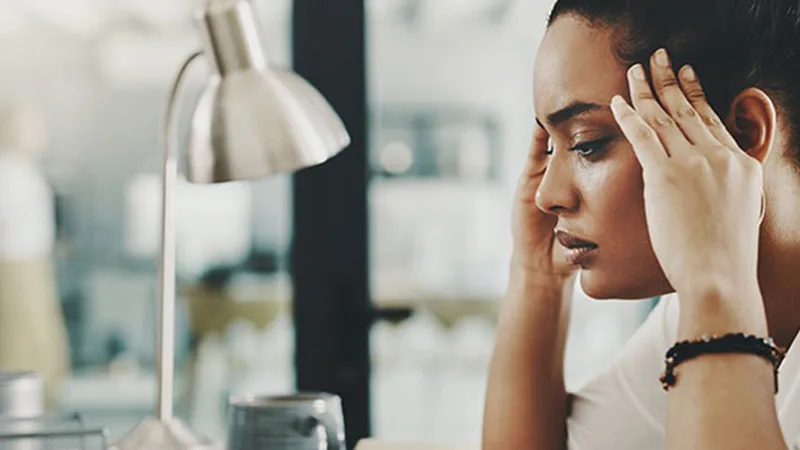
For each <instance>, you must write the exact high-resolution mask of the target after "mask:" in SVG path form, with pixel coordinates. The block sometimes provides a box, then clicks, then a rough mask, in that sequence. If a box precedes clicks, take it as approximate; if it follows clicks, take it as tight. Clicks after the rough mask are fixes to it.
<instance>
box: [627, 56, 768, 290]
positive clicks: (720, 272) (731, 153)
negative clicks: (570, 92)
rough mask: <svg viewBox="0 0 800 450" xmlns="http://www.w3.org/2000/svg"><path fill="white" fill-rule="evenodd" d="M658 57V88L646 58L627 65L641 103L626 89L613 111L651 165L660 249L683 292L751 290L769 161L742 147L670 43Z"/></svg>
mask: <svg viewBox="0 0 800 450" xmlns="http://www.w3.org/2000/svg"><path fill="white" fill-rule="evenodd" d="M651 66H652V79H653V85H654V86H655V91H656V94H654V93H653V90H652V89H651V87H650V84H649V83H648V80H647V76H646V73H645V69H644V68H643V66H642V65H640V64H637V65H636V66H633V67H632V68H631V69H630V70H629V72H628V80H629V83H630V92H631V98H632V101H633V106H634V107H633V108H632V107H631V106H630V105H629V104H628V103H627V102H625V100H624V99H622V98H621V97H619V96H617V97H615V98H614V100H613V101H612V110H613V112H614V116H615V118H616V120H617V122H618V123H619V125H620V127H621V129H622V131H623V133H624V134H625V136H626V137H627V139H628V140H629V141H630V143H631V144H632V146H633V149H634V151H635V153H636V156H637V158H638V159H639V162H640V164H641V165H642V169H643V177H644V200H645V211H646V217H647V227H648V230H649V234H650V239H651V241H652V245H653V249H654V250H655V254H656V257H657V258H658V260H659V262H660V263H661V267H662V269H663V270H664V273H665V275H666V277H667V279H668V280H669V281H670V283H671V284H672V287H673V288H674V289H675V290H676V291H677V292H679V293H681V294H697V293H702V294H705V293H706V292H708V291H707V290H708V289H712V290H713V289H716V290H717V291H716V292H720V291H719V290H720V289H722V290H723V292H724V293H725V294H733V295H744V294H749V293H752V292H753V291H752V289H753V288H755V289H758V282H757V279H756V266H757V258H758V240H759V225H760V220H759V212H760V208H761V207H762V205H761V201H762V188H763V185H762V171H761V165H760V164H759V162H758V161H756V160H755V159H754V158H751V157H750V156H748V155H747V153H745V152H744V151H742V150H741V149H740V148H739V146H738V144H737V143H736V140H735V139H734V138H733V137H732V136H731V134H730V133H729V132H728V130H727V129H726V128H725V126H724V124H723V123H722V121H721V120H720V118H719V116H718V115H717V114H716V113H715V112H714V110H713V109H712V108H711V106H710V105H709V103H708V100H707V99H706V96H705V94H704V93H703V89H702V87H701V85H700V82H699V80H698V79H697V76H696V74H695V73H694V71H693V70H692V69H691V68H690V67H688V66H687V67H684V68H683V69H682V70H681V71H680V76H679V77H678V76H676V74H675V71H674V69H673V67H672V64H671V63H670V61H669V57H668V55H667V53H666V51H664V50H660V51H659V52H656V54H655V55H654V57H653V61H652V64H651ZM634 108H635V109H634ZM743 289H747V290H746V291H742V290H743ZM756 292H757V291H756Z"/></svg>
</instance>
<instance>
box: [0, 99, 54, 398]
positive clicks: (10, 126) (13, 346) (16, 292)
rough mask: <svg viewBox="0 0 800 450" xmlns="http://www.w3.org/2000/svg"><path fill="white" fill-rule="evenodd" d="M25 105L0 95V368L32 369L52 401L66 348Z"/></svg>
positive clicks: (42, 184)
mask: <svg viewBox="0 0 800 450" xmlns="http://www.w3.org/2000/svg"><path fill="white" fill-rule="evenodd" d="M45 140H46V128H45V120H44V117H43V115H42V113H41V112H40V111H39V109H38V108H36V106H35V105H34V104H32V103H28V102H23V101H12V100H8V99H4V100H3V101H0V371H12V372H13V371H36V372H38V373H40V374H41V375H42V377H43V378H44V381H45V389H46V392H45V394H46V400H47V402H48V404H49V405H52V404H53V403H54V402H55V397H56V394H57V392H58V389H59V384H60V382H61V380H62V379H63V378H64V377H65V376H66V375H67V374H68V371H69V347H68V342H67V331H66V325H65V323H64V318H63V314H62V311H61V304H60V302H59V298H58V289H57V286H56V279H55V273H54V267H53V244H54V239H55V223H54V222H55V221H54V217H53V198H52V195H53V193H52V190H51V189H50V186H49V184H48V183H47V180H46V179H45V177H44V176H43V174H42V173H41V171H40V169H39V167H38V159H39V158H40V157H41V154H42V152H43V151H44V148H45V146H46V142H45Z"/></svg>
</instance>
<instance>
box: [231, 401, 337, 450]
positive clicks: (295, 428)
mask: <svg viewBox="0 0 800 450" xmlns="http://www.w3.org/2000/svg"><path fill="white" fill-rule="evenodd" d="M345 448H346V447H345V437H344V417H343V415H342V402H341V399H340V398H339V397H338V396H336V395H332V394H325V393H301V394H295V395H287V396H246V397H231V398H230V399H229V400H228V450H345Z"/></svg>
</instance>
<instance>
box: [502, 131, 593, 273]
mask: <svg viewBox="0 0 800 450" xmlns="http://www.w3.org/2000/svg"><path fill="white" fill-rule="evenodd" d="M534 127H535V128H534V131H533V141H532V143H531V149H530V151H529V153H528V158H527V159H526V161H525V168H524V169H523V171H522V175H521V176H520V180H519V184H518V186H517V192H516V195H515V197H514V206H513V213H512V236H513V245H514V247H513V253H512V258H511V264H512V268H513V269H517V270H522V271H524V272H525V273H526V274H530V275H535V276H539V275H542V276H544V277H554V278H556V279H560V280H561V281H566V280H567V279H569V278H570V277H571V276H572V275H574V274H575V273H576V271H577V268H576V267H575V266H572V265H570V264H569V263H568V262H567V258H566V255H565V253H564V249H563V248H562V247H561V246H560V245H558V244H557V243H556V240H555V235H554V229H555V226H556V222H557V217H556V216H554V215H552V214H548V213H546V212H544V211H542V210H540V209H539V207H538V206H537V205H536V193H537V191H538V190H539V185H540V184H541V182H542V178H543V177H544V174H545V171H546V170H547V160H548V154H547V153H548V152H547V149H548V143H549V142H548V141H549V139H550V136H549V135H548V134H547V132H546V131H545V130H544V129H543V128H542V127H541V126H539V124H538V123H537V124H534Z"/></svg>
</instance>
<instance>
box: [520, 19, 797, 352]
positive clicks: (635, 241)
mask: <svg viewBox="0 0 800 450" xmlns="http://www.w3.org/2000/svg"><path fill="white" fill-rule="evenodd" d="M611 42H612V31H611V30H609V29H598V28H595V27H592V26H589V25H588V24H587V23H586V22H585V21H583V20H581V19H579V18H576V17H572V16H566V17H563V18H561V19H559V20H557V21H556V22H555V23H554V24H553V25H551V27H550V28H549V30H548V32H547V33H546V35H545V37H544V39H543V41H542V43H541V46H540V49H539V52H538V54H537V60H536V65H535V70H534V98H535V110H536V116H537V121H538V122H540V123H541V124H542V125H543V128H544V130H545V131H546V132H547V134H548V135H549V137H550V139H551V148H552V149H554V150H555V151H554V152H553V154H552V155H551V156H550V159H549V162H548V167H547V169H546V171H545V173H544V176H543V178H542V180H541V184H540V186H539V189H538V192H537V196H536V204H537V206H538V207H539V208H540V209H541V210H542V211H545V212H548V213H551V214H554V215H555V216H557V217H558V220H557V225H556V227H557V228H563V229H566V230H567V231H569V232H570V233H572V234H576V235H579V236H580V237H581V238H583V239H587V240H589V241H592V242H595V243H597V244H598V245H599V251H598V252H597V257H596V258H593V259H592V261H591V262H590V263H589V264H587V265H586V266H585V267H582V268H581V269H582V270H581V271H580V282H581V287H582V289H583V290H584V291H585V292H586V293H587V294H588V295H590V296H591V297H593V298H598V299H607V298H614V299H641V298H646V297H652V296H657V295H664V294H668V293H671V292H674V288H673V286H672V285H671V284H670V282H669V280H668V279H667V277H666V275H665V274H664V272H663V270H662V269H661V267H660V263H659V261H658V259H657V258H656V255H655V253H654V251H653V248H652V242H651V238H650V236H649V233H648V229H647V223H646V219H645V210H644V199H643V195H642V193H643V187H644V185H643V180H642V168H641V165H640V164H639V162H638V160H637V158H636V155H635V153H634V151H633V148H632V146H631V144H630V142H629V141H628V140H627V139H626V138H625V137H624V135H623V133H622V131H621V130H620V128H619V125H618V124H617V123H616V121H615V119H614V116H613V114H612V112H611V108H610V107H608V105H609V104H610V103H611V99H612V97H613V96H615V95H621V96H622V97H623V98H624V99H625V100H627V101H628V102H630V101H631V94H630V90H629V86H628V81H627V71H628V67H627V66H626V65H625V64H622V63H620V62H619V61H618V60H617V59H616V58H615V56H614V54H613V51H612V44H611ZM586 68H590V69H589V70H586ZM752 91H755V90H751V92H744V93H742V95H740V96H739V97H738V98H737V99H736V100H735V102H734V106H733V107H732V110H731V113H730V114H729V116H728V117H725V118H722V119H723V122H724V123H725V124H726V126H727V128H728V129H729V130H730V131H731V133H732V135H733V138H734V139H735V140H736V141H738V142H739V143H741V144H742V145H741V146H743V147H745V148H744V151H746V152H747V153H748V154H749V155H750V156H752V157H753V158H755V159H757V160H759V161H760V162H761V163H762V167H763V171H764V176H763V178H764V191H765V195H766V200H767V212H766V214H767V218H766V220H765V222H764V224H763V226H762V228H761V238H760V239H761V240H760V246H759V252H760V254H759V261H760V264H759V268H758V269H759V273H758V275H759V284H760V287H761V291H762V294H763V296H764V303H765V306H766V314H767V317H768V322H769V327H770V333H771V335H772V336H773V337H775V339H776V341H777V342H778V343H779V344H781V345H783V346H784V347H786V346H788V345H789V344H790V343H791V341H792V339H793V338H794V336H795V334H796V333H797V330H798V328H800V326H798V324H800V307H798V305H796V304H795V303H794V302H791V301H787V299H791V298H793V297H794V296H795V293H796V292H798V291H800V283H798V282H796V281H794V280H796V279H797V277H796V276H795V275H794V274H796V273H799V272H800V264H798V262H797V261H800V227H797V226H796V225H795V224H796V223H798V220H800V205H796V204H797V202H796V201H795V199H796V198H798V194H800V182H799V180H798V176H797V171H796V168H795V166H794V163H792V162H791V161H790V160H789V157H788V156H787V155H786V153H787V152H786V148H785V142H786V136H785V135H784V133H783V131H782V130H783V126H781V124H780V123H778V124H776V125H774V126H773V128H775V130H773V131H774V132H773V131H769V132H766V131H765V132H763V133H762V134H767V133H768V134H770V136H771V138H770V139H771V140H770V142H769V144H770V145H769V146H765V143H764V142H763V141H759V138H758V137H753V134H754V133H755V134H758V130H759V129H760V128H764V127H768V125H759V124H758V121H759V120H760V119H759V117H758V116H759V114H761V115H762V116H763V113H760V112H759V110H763V109H764V106H763V105H764V103H765V102H767V103H768V102H769V99H764V98H762V97H763V96H764V95H765V94H763V92H760V91H755V92H752ZM575 102H585V103H596V104H599V105H604V106H606V107H604V108H602V109H598V110H595V111H592V112H588V113H584V114H580V115H578V116H576V117H574V118H572V119H570V120H567V121H565V122H562V123H560V124H558V125H556V126H554V125H553V124H551V123H550V122H549V121H548V116H549V115H551V114H553V113H554V112H557V111H559V110H561V109H563V108H564V107H565V106H568V105H570V104H573V103H575ZM603 137H610V138H611V139H612V140H611V141H610V143H608V144H607V145H605V146H600V147H597V146H595V147H583V148H579V150H578V151H570V149H572V148H574V147H575V146H579V147H580V146H581V144H582V143H584V142H586V141H593V140H597V139H598V138H603ZM767 147H769V148H773V149H776V151H772V152H769V151H768V149H767ZM598 150H599V151H598ZM591 151H594V153H592V154H591V156H589V155H587V153H588V152H591ZM778 205H779V206H780V207H776V206H778Z"/></svg>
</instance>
